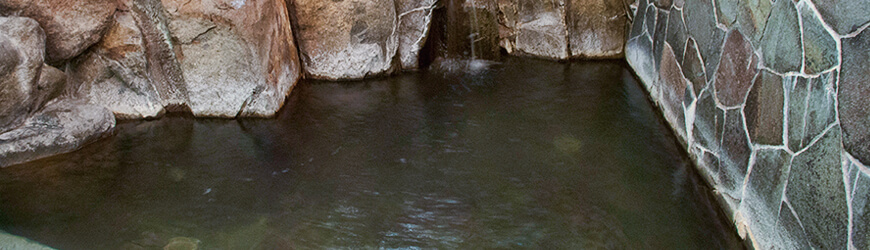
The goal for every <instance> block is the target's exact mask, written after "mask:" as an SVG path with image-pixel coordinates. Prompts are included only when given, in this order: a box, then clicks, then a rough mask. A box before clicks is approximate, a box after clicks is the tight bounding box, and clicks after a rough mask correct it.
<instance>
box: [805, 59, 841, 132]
mask: <svg viewBox="0 0 870 250" xmlns="http://www.w3.org/2000/svg"><path fill="white" fill-rule="evenodd" d="M835 74H836V73H833V72H831V73H826V74H823V75H822V76H820V77H817V78H812V79H809V93H808V94H807V95H808V96H807V107H806V120H804V132H803V133H804V137H803V139H802V143H801V146H802V147H806V146H807V144H809V143H810V142H811V141H812V140H813V139H815V138H816V137H818V136H820V135H821V134H822V133H823V132H824V131H825V129H826V128H828V127H829V126H831V124H833V123H834V122H836V121H837V117H836V115H837V113H836V99H835V98H836V97H835V96H834V95H835V93H834V82H836V79H835V78H836V75H835Z"/></svg>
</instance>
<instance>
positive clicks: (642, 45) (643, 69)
mask: <svg viewBox="0 0 870 250" xmlns="http://www.w3.org/2000/svg"><path fill="white" fill-rule="evenodd" d="M644 34H646V33H644ZM625 47H626V54H625V59H626V60H627V61H628V63H629V64H630V65H631V66H632V68H634V71H635V73H636V74H637V76H638V77H639V78H640V79H641V82H643V83H644V84H645V85H646V86H647V88H649V86H650V85H651V84H653V83H654V82H655V81H656V79H657V78H658V74H657V73H656V72H654V71H655V62H654V61H653V58H652V56H651V53H649V52H651V51H652V39H651V38H650V37H649V35H641V36H638V37H635V38H633V39H631V40H628V42H626V45H625ZM648 51H649V52H648Z"/></svg>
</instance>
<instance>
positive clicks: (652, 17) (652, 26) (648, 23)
mask: <svg viewBox="0 0 870 250" xmlns="http://www.w3.org/2000/svg"><path fill="white" fill-rule="evenodd" d="M658 16H659V9H658V8H656V7H655V6H653V5H649V6H647V9H646V20H644V21H643V23H644V29H646V32H647V33H648V34H649V35H650V36H654V35H655V32H656V21H657V20H656V18H658Z"/></svg>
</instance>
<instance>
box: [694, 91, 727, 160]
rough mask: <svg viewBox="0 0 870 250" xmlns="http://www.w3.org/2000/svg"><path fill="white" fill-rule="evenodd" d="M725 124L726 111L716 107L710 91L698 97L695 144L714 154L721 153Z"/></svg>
mask: <svg viewBox="0 0 870 250" xmlns="http://www.w3.org/2000/svg"><path fill="white" fill-rule="evenodd" d="M724 123H725V111H723V110H721V109H719V108H718V107H716V100H714V99H713V95H712V94H710V91H703V92H702V93H701V95H700V96H698V104H697V107H696V108H695V122H694V124H693V131H692V135H693V137H694V140H695V143H697V144H698V145H701V146H703V147H704V148H707V149H709V150H711V151H713V152H721V151H720V149H721V147H720V142H721V141H722V128H723V126H724Z"/></svg>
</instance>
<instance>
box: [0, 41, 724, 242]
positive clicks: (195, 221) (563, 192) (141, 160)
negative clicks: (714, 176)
mask: <svg viewBox="0 0 870 250" xmlns="http://www.w3.org/2000/svg"><path fill="white" fill-rule="evenodd" d="M455 68H456V67H454V70H456V69H455ZM288 105H289V106H288V107H286V108H285V109H284V110H282V111H281V113H280V114H279V116H278V117H277V118H276V119H258V120H208V119H191V118H188V117H165V118H163V119H160V120H156V121H138V122H124V123H121V124H119V125H118V127H117V129H116V135H114V136H112V137H110V138H107V139H105V140H102V141H99V142H97V143H94V144H91V145H89V146H87V147H86V148H84V149H83V150H80V151H77V152H74V153H71V154H66V155H61V156H56V157H52V158H48V159H44V160H40V161H37V162H32V163H28V164H24V165H18V166H12V167H8V168H5V169H0V229H2V230H5V231H7V232H10V233H13V234H17V235H22V236H25V237H28V238H30V239H33V240H35V241H38V242H41V243H43V244H47V245H49V246H52V247H57V248H61V249H143V248H144V249H161V248H163V247H164V246H165V245H166V244H168V243H169V242H170V241H172V239H173V238H175V240H176V241H178V240H179V239H180V238H176V237H186V238H189V241H199V244H200V247H201V248H204V249H287V248H344V247H347V248H545V249H551V248H562V249H586V248H610V249H627V248H628V249H673V248H678V249H727V248H741V243H740V242H739V241H738V240H737V238H736V235H735V234H734V233H733V230H732V229H731V228H729V227H727V226H725V225H728V222H727V221H723V220H722V219H721V218H720V216H717V215H716V213H715V212H714V210H713V205H711V204H710V203H709V201H708V200H707V198H706V197H705V196H704V193H705V192H704V191H703V190H702V188H700V186H699V180H698V179H697V178H696V177H695V175H694V174H693V172H692V171H691V170H690V168H691V165H690V164H689V163H688V162H689V161H688V159H687V158H686V157H685V155H684V154H682V153H680V152H681V151H680V148H679V146H678V145H677V144H676V143H675V140H674V138H673V135H672V134H671V132H670V131H669V130H667V129H666V128H665V127H664V126H663V124H662V123H661V121H660V120H659V119H658V118H657V117H658V116H657V114H656V113H655V112H654V110H653V109H652V107H651V106H650V104H649V103H648V101H647V99H646V96H645V93H644V92H643V91H642V90H641V88H640V86H639V85H638V83H637V82H636V81H635V80H634V78H633V77H632V74H631V72H630V71H629V70H628V69H627V68H626V66H625V65H624V64H622V63H619V62H578V63H570V64H560V63H554V62H545V61H537V60H529V59H515V58H511V59H507V61H506V62H504V63H503V64H499V65H494V66H491V68H489V69H485V70H480V71H478V72H477V73H476V74H465V73H461V70H457V71H440V72H436V71H429V72H419V73H409V74H404V75H400V76H395V77H390V78H384V79H376V80H368V81H361V82H340V83H330V82H315V81H306V82H302V83H300V85H299V86H298V87H297V89H296V90H295V92H294V95H293V97H292V99H291V101H290V102H289V103H288Z"/></svg>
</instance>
